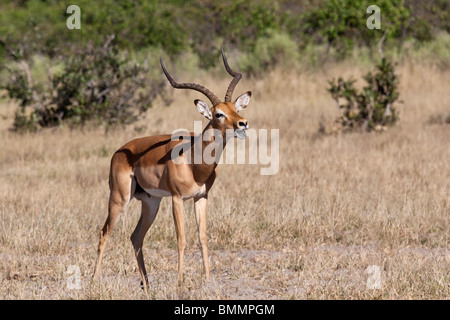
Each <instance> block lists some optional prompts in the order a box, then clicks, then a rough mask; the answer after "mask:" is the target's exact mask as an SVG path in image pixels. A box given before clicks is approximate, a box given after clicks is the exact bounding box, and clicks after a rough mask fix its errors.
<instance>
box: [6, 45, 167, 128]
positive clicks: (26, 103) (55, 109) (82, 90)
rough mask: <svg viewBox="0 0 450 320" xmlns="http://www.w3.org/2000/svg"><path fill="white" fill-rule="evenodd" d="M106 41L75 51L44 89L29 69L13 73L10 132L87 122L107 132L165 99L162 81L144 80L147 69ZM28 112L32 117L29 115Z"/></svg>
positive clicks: (26, 66) (26, 67)
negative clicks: (14, 102) (13, 109)
mask: <svg viewBox="0 0 450 320" xmlns="http://www.w3.org/2000/svg"><path fill="white" fill-rule="evenodd" d="M113 41H114V37H113V36H111V37H109V38H108V39H107V40H106V41H105V43H104V44H103V45H102V46H96V45H94V44H92V43H91V44H89V45H88V46H86V47H83V48H81V49H73V50H71V52H70V55H68V56H67V57H66V58H65V59H63V61H65V66H64V68H63V69H64V70H63V71H61V72H59V73H57V74H50V75H49V77H50V78H51V79H49V80H50V83H49V84H48V85H45V84H43V83H33V81H32V79H31V72H30V68H29V66H28V63H27V62H25V61H21V65H22V68H20V69H16V70H11V77H10V81H9V83H7V84H6V85H5V86H4V89H6V90H7V92H8V94H9V97H10V98H11V99H17V100H18V101H19V105H20V107H19V110H18V111H17V112H16V116H15V120H14V125H13V129H14V130H15V131H26V130H37V129H39V128H43V127H52V126H56V125H59V124H61V123H63V122H70V124H72V125H77V124H79V125H82V124H84V123H86V122H87V121H90V120H97V122H99V123H103V124H106V125H108V126H111V125H117V124H128V123H131V122H134V121H136V120H137V119H138V117H139V116H140V115H141V114H142V113H144V112H145V111H146V110H147V109H148V108H150V107H151V105H152V101H153V100H154V99H155V98H156V97H157V96H158V95H160V94H163V89H164V87H165V83H164V81H163V80H162V79H161V80H158V81H151V83H150V88H149V87H148V82H149V81H148V80H147V79H146V72H147V70H146V68H145V67H143V66H141V65H139V64H136V63H131V61H130V60H129V59H128V58H127V57H126V56H122V55H121V54H120V53H119V51H118V49H117V46H116V45H115V44H114V43H113ZM29 108H31V111H30V110H28V109H29Z"/></svg>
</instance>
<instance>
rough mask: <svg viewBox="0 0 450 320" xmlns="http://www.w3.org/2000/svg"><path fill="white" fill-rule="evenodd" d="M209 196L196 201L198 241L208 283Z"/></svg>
mask: <svg viewBox="0 0 450 320" xmlns="http://www.w3.org/2000/svg"><path fill="white" fill-rule="evenodd" d="M207 203H208V198H207V196H204V197H201V198H197V199H194V209H195V219H196V221H197V227H198V239H199V241H200V246H201V248H202V259H203V272H204V273H205V278H206V281H208V280H209V259H208V239H207V237H206V205H207Z"/></svg>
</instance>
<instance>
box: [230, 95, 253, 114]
mask: <svg viewBox="0 0 450 320" xmlns="http://www.w3.org/2000/svg"><path fill="white" fill-rule="evenodd" d="M251 96H252V92H251V91H247V92H246V93H244V94H243V95H241V96H239V98H237V99H236V101H235V102H234V105H235V106H236V111H237V112H239V111H241V110H242V109H245V108H247V106H248V104H249V103H250V97H251Z"/></svg>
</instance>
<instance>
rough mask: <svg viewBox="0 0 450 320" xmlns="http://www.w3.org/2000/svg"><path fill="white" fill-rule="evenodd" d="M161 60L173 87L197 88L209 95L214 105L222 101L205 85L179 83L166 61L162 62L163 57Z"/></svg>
mask: <svg viewBox="0 0 450 320" xmlns="http://www.w3.org/2000/svg"><path fill="white" fill-rule="evenodd" d="M159 61H160V62H161V67H162V69H163V72H164V74H165V75H166V78H167V80H169V82H170V84H171V85H172V87H174V88H176V89H192V90H196V91H198V92H201V93H203V94H204V95H205V96H207V97H208V99H209V100H211V103H212V104H213V107H215V106H217V105H218V104H219V103H220V99H219V98H217V96H216V95H215V94H214V93H212V92H211V91H209V90H208V89H206V88H205V87H204V86H201V85H199V84H196V83H177V82H176V81H175V80H173V78H172V77H171V76H170V74H169V72H167V70H166V67H165V66H164V63H163V62H162V58H161V57H160V58H159Z"/></svg>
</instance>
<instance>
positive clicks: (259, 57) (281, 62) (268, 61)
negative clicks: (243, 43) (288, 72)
mask: <svg viewBox="0 0 450 320" xmlns="http://www.w3.org/2000/svg"><path fill="white" fill-rule="evenodd" d="M299 61H300V54H299V52H298V47H297V44H296V43H295V42H294V41H293V40H292V39H291V38H290V37H289V35H287V34H285V33H279V32H274V31H273V32H270V33H269V34H268V36H267V37H262V38H259V39H258V40H257V41H256V45H255V48H254V49H253V51H250V52H249V53H248V54H246V55H244V56H243V57H242V59H241V61H240V65H239V68H240V70H242V71H243V72H245V73H247V74H253V75H258V74H260V73H261V72H264V71H266V70H270V69H271V68H273V67H275V66H280V67H282V68H285V69H288V68H292V67H295V66H296V65H297V64H298V62H299Z"/></svg>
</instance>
